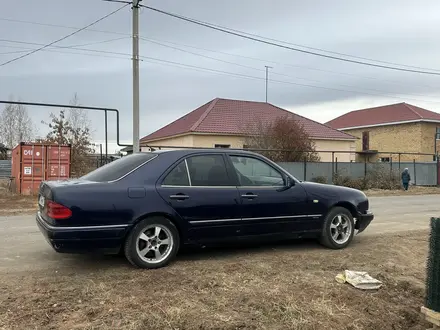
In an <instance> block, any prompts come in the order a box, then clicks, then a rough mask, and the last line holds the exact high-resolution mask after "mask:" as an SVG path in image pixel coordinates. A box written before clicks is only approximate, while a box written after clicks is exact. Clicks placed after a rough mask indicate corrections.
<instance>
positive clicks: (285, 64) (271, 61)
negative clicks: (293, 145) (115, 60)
mask: <svg viewBox="0 0 440 330" xmlns="http://www.w3.org/2000/svg"><path fill="white" fill-rule="evenodd" d="M0 21H5V22H13V23H21V24H30V25H36V26H46V27H56V28H64V29H72V30H76V29H78V27H73V26H67V25H60V24H50V23H41V22H35V21H27V20H18V19H11V18H4V17H0ZM212 25H213V26H218V27H221V26H220V25H215V24H212ZM228 29H230V28H228ZM230 30H231V31H236V32H237V31H238V30H234V29H230ZM85 31H87V32H97V33H104V34H114V35H121V36H126V37H131V34H130V33H124V32H117V31H107V30H98V29H90V28H88V29H87V30H85ZM243 33H244V34H248V35H251V36H258V35H256V34H251V33H246V32H243ZM261 38H264V39H268V40H273V41H278V42H281V43H285V44H290V45H295V46H300V47H303V48H307V49H314V50H320V51H325V52H328V53H333V54H338V55H344V56H350V57H353V58H360V59H365V60H369V61H376V62H380V63H389V64H396V63H392V62H386V61H380V60H372V59H368V58H364V57H358V56H354V55H348V54H343V53H337V52H332V51H328V50H323V49H320V48H314V47H308V46H303V45H298V44H294V43H289V42H287V41H280V40H277V39H271V38H267V37H261ZM140 39H143V40H145V41H156V42H158V41H159V42H165V43H168V44H172V45H177V46H184V47H188V48H192V49H198V50H203V51H207V52H212V53H218V54H223V55H227V56H234V57H240V58H244V59H249V60H253V61H259V62H264V63H273V64H277V65H282V66H286V67H292V68H301V69H306V70H312V71H318V72H324V73H330V74H335V75H343V76H352V77H361V78H365V79H369V80H376V81H383V82H387V83H391V84H397V85H400V86H409V84H407V83H403V82H401V81H396V80H390V79H383V78H378V77H371V76H365V75H360V74H355V73H347V72H338V71H332V70H326V69H320V68H313V67H307V66H303V65H295V64H289V63H281V62H277V61H273V60H268V59H262V58H256V57H252V56H245V55H239V54H232V53H228V52H222V51H219V50H212V49H207V48H203V47H197V46H193V45H187V44H181V43H175V42H171V41H168V40H166V41H165V40H158V39H150V38H145V37H140ZM20 52H21V51H20ZM3 54H15V52H8V53H0V55H3ZM66 54H69V53H67V52H66ZM71 54H76V53H71ZM84 55H87V54H84ZM89 55H90V54H89ZM396 65H399V64H396ZM400 65H401V66H406V67H413V68H419V67H416V66H410V65H404V64H400ZM434 71H435V70H434ZM411 85H413V86H422V87H428V88H432V89H439V88H440V87H438V86H432V85H428V84H422V83H417V84H411Z"/></svg>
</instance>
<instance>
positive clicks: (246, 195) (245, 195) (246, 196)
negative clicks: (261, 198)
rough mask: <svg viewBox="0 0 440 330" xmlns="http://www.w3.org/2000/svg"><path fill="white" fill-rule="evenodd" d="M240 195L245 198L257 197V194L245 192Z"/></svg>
mask: <svg viewBox="0 0 440 330" xmlns="http://www.w3.org/2000/svg"><path fill="white" fill-rule="evenodd" d="M241 197H243V198H247V199H254V198H257V197H258V195H255V194H251V193H247V194H244V195H241Z"/></svg>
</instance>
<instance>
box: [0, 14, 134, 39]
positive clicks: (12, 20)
mask: <svg viewBox="0 0 440 330" xmlns="http://www.w3.org/2000/svg"><path fill="white" fill-rule="evenodd" d="M0 21H5V22H12V23H22V24H31V25H39V26H47V27H56V28H63V29H70V30H76V29H78V27H75V26H68V25H60V24H51V23H41V22H34V21H25V20H19V19H12V18H4V17H0ZM86 31H88V32H98V33H105V34H115V35H121V36H127V37H131V34H130V33H123V32H116V31H106V30H97V29H89V28H88V29H87V30H86Z"/></svg>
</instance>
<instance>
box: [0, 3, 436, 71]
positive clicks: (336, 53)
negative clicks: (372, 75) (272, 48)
mask: <svg viewBox="0 0 440 330" xmlns="http://www.w3.org/2000/svg"><path fill="white" fill-rule="evenodd" d="M140 7H146V6H145V5H140ZM147 9H148V8H147ZM176 16H181V15H176ZM181 17H182V18H188V17H185V16H181ZM188 19H191V20H193V21H197V22H201V23H205V22H203V21H199V20H196V19H192V18H188ZM0 21H6V22H14V23H23V24H32V25H39V26H47V27H57V28H65V29H77V27H73V26H67V25H59V24H50V23H41V22H35V21H27V20H19V19H11V18H5V17H0ZM206 24H209V25H211V26H213V27H218V28H222V29H225V30H230V31H233V32H237V33H241V34H245V35H249V36H252V37H257V38H260V39H266V40H270V41H275V42H278V43H283V44H287V45H292V46H297V47H301V48H306V49H312V50H317V51H321V52H325V53H329V54H335V55H341V56H346V57H352V58H357V59H361V60H366V61H370V62H378V63H385V64H391V65H397V66H403V67H408V68H415V69H424V70H431V71H440V70H437V69H432V68H424V67H419V66H413V65H407V64H400V63H395V62H387V61H383V60H376V59H371V58H366V57H361V56H356V55H350V54H346V53H340V52H335V51H330V50H326V49H322V48H316V47H310V46H305V45H300V44H296V43H292V42H288V41H284V40H279V39H274V38H269V37H264V36H261V35H258V34H253V33H249V32H244V31H240V30H236V29H232V28H229V27H225V26H222V25H217V24H213V23H206ZM87 31H90V32H98V33H106V34H116V35H124V36H129V37H131V34H130V33H123V32H117V31H107V30H97V29H87ZM167 42H168V41H167ZM169 43H171V42H169ZM187 47H193V46H187ZM205 50H207V49H205ZM207 51H210V50H207Z"/></svg>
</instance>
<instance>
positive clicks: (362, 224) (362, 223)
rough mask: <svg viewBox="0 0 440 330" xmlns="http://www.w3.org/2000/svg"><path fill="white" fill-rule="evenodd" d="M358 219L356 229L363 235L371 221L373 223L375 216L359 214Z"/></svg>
mask: <svg viewBox="0 0 440 330" xmlns="http://www.w3.org/2000/svg"><path fill="white" fill-rule="evenodd" d="M356 219H357V220H356V226H355V228H356V229H357V230H358V233H362V232H363V231H364V230H365V228H367V227H368V226H369V224H370V223H371V221H373V219H374V214H373V213H371V212H367V213H359V214H358V216H357V218H356Z"/></svg>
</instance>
